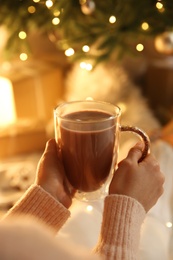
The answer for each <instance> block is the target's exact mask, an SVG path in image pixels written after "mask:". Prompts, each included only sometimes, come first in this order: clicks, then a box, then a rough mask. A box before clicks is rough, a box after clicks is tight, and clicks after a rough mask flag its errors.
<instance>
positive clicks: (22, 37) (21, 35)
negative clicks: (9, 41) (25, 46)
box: [19, 31, 27, 40]
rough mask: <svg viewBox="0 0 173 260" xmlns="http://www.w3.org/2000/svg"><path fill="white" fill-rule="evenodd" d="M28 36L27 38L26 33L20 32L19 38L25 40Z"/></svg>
mask: <svg viewBox="0 0 173 260" xmlns="http://www.w3.org/2000/svg"><path fill="white" fill-rule="evenodd" d="M26 36H27V34H26V32H24V31H20V32H19V38H20V39H22V40H24V39H25V38H26Z"/></svg>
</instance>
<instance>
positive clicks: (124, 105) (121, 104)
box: [117, 102, 127, 113]
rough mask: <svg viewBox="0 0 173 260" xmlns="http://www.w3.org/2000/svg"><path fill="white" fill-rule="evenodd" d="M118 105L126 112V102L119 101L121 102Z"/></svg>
mask: <svg viewBox="0 0 173 260" xmlns="http://www.w3.org/2000/svg"><path fill="white" fill-rule="evenodd" d="M117 106H118V107H119V108H120V109H121V111H122V113H125V112H126V110H127V106H126V104H125V103H123V102H119V103H118V104H117Z"/></svg>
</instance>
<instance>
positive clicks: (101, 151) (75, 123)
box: [54, 100, 150, 201]
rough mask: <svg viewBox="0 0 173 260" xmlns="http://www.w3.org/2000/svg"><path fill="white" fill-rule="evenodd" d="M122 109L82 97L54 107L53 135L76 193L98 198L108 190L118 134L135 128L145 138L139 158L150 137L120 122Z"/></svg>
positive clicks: (116, 149)
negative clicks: (80, 99)
mask: <svg viewBox="0 0 173 260" xmlns="http://www.w3.org/2000/svg"><path fill="white" fill-rule="evenodd" d="M120 117H121V109H120V108H119V107H118V106H115V105H113V104H110V103H106V102H102V101H93V100H84V101H73V102H66V103H62V104H60V105H59V106H58V107H56V108H55V110H54V123H55V125H54V126H55V139H56V143H57V146H58V148H60V150H61V155H62V160H63V164H64V168H65V172H66V176H67V179H68V181H69V183H70V185H71V186H72V187H73V188H74V189H75V190H76V193H75V197H76V198H77V199H79V200H82V201H89V200H97V199H100V198H102V197H104V196H105V195H106V194H107V192H108V184H109V182H110V181H111V178H112V176H113V172H114V168H115V166H116V163H117V158H118V152H119V134H120V132H123V131H132V132H135V133H136V134H137V135H139V137H140V138H141V139H142V140H143V142H144V149H143V151H142V157H141V158H140V161H142V160H143V159H144V158H145V156H146V155H147V153H148V150H149V143H150V141H149V138H148V136H147V134H146V133H145V132H143V131H142V130H141V129H139V128H137V127H133V126H122V125H120Z"/></svg>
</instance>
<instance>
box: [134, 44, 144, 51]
mask: <svg viewBox="0 0 173 260" xmlns="http://www.w3.org/2000/svg"><path fill="white" fill-rule="evenodd" d="M143 49H144V45H143V44H142V43H138V44H137V45H136V50H137V51H139V52H140V51H143Z"/></svg>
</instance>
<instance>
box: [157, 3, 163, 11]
mask: <svg viewBox="0 0 173 260" xmlns="http://www.w3.org/2000/svg"><path fill="white" fill-rule="evenodd" d="M156 8H157V9H159V10H160V9H162V8H163V4H162V3H160V2H157V3H156Z"/></svg>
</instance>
